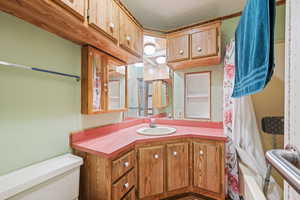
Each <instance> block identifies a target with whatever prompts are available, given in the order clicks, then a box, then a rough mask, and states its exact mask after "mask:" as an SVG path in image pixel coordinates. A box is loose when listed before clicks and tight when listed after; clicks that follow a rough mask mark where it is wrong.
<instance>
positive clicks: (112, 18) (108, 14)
mask: <svg viewBox="0 0 300 200" xmlns="http://www.w3.org/2000/svg"><path fill="white" fill-rule="evenodd" d="M119 15H120V8H119V6H118V5H117V3H116V2H115V1H114V0H89V23H90V25H91V26H93V27H94V28H96V29H98V30H101V31H102V32H104V33H105V34H107V35H108V36H109V37H110V38H111V39H112V40H114V41H115V42H117V41H118V40H119V30H120V29H119V26H120V25H119V24H120V23H119Z"/></svg>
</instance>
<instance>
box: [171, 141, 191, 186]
mask: <svg viewBox="0 0 300 200" xmlns="http://www.w3.org/2000/svg"><path fill="white" fill-rule="evenodd" d="M187 186H189V144H188V143H187V142H186V143H176V144H168V145H167V188H168V191H172V190H176V189H180V188H184V187H187Z"/></svg>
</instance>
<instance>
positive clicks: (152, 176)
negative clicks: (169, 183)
mask: <svg viewBox="0 0 300 200" xmlns="http://www.w3.org/2000/svg"><path fill="white" fill-rule="evenodd" d="M138 164H139V197H140V198H144V197H149V196H152V195H156V194H160V193H163V192H164V146H163V145H160V146H153V147H143V148H140V149H139V157H138Z"/></svg>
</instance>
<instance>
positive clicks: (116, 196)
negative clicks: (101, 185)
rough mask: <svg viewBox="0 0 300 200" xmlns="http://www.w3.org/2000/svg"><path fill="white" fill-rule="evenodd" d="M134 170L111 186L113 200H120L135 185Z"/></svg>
mask: <svg viewBox="0 0 300 200" xmlns="http://www.w3.org/2000/svg"><path fill="white" fill-rule="evenodd" d="M135 180H136V179H135V170H134V169H133V170H131V171H130V172H129V173H128V174H127V175H126V176H124V177H123V178H121V179H120V180H119V181H118V182H117V183H115V184H113V186H112V192H113V195H112V196H113V198H112V199H113V200H120V199H121V198H122V197H123V196H124V194H126V193H127V192H128V191H129V190H130V189H131V188H132V187H133V186H134V185H135Z"/></svg>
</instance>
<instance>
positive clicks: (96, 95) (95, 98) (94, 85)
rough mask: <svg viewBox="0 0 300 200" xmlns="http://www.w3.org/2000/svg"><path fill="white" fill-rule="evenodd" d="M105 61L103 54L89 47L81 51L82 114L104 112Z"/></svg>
mask: <svg viewBox="0 0 300 200" xmlns="http://www.w3.org/2000/svg"><path fill="white" fill-rule="evenodd" d="M105 60H106V55H105V54H103V53H101V52H99V51H97V50H95V49H93V48H91V47H84V48H83V49H82V67H81V72H82V81H81V99H82V100H81V108H82V113H83V114H93V113H97V112H103V111H104V110H105V88H104V82H105V76H104V74H105V68H104V63H105Z"/></svg>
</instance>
